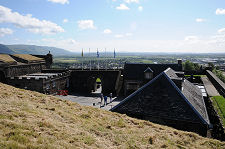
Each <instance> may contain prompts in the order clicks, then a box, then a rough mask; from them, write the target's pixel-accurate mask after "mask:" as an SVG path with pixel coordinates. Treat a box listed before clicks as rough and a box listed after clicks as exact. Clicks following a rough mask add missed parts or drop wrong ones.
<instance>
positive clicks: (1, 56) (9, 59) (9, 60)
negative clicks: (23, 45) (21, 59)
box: [0, 54, 16, 64]
mask: <svg viewBox="0 0 225 149" xmlns="http://www.w3.org/2000/svg"><path fill="white" fill-rule="evenodd" d="M0 61H2V62H4V63H9V64H12V63H15V62H16V61H15V60H14V59H13V58H12V57H11V56H9V55H8V54H0Z"/></svg>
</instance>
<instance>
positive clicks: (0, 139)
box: [0, 83, 225, 149]
mask: <svg viewBox="0 0 225 149" xmlns="http://www.w3.org/2000/svg"><path fill="white" fill-rule="evenodd" d="M0 91H1V92H0V148H202V149H205V148H225V142H220V141H217V140H213V139H208V138H203V137H201V136H199V135H197V134H194V133H188V132H183V131H178V130H175V129H172V128H170V127H166V126H160V125H157V124H153V123H151V122H147V121H142V120H137V119H134V118H130V117H128V116H126V115H122V114H117V113H112V112H109V111H104V110H101V109H96V108H92V107H86V106H81V105H78V104H77V103H73V102H70V101H64V100H61V99H58V98H56V97H53V96H47V95H44V94H40V93H37V92H31V91H26V90H22V89H17V88H14V87H11V86H8V85H5V84H2V83H0Z"/></svg>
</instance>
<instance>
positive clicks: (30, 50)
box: [6, 45, 74, 56]
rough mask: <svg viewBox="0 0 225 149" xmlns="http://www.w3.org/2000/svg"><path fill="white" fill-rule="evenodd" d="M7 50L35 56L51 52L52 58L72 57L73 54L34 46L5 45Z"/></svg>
mask: <svg viewBox="0 0 225 149" xmlns="http://www.w3.org/2000/svg"><path fill="white" fill-rule="evenodd" d="M6 46H7V47H8V48H9V49H11V50H12V51H14V52H15V53H17V54H35V55H44V54H48V52H49V51H51V54H53V55H54V56H60V55H71V54H72V55H73V54H74V53H73V52H70V51H67V50H65V49H60V48H55V47H48V46H36V45H6Z"/></svg>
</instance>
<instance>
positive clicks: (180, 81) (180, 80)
mask: <svg viewBox="0 0 225 149" xmlns="http://www.w3.org/2000/svg"><path fill="white" fill-rule="evenodd" d="M171 80H172V81H173V82H174V83H175V84H176V86H177V87H178V88H179V89H180V90H181V91H182V86H183V82H184V79H183V78H171Z"/></svg>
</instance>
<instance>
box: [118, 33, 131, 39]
mask: <svg viewBox="0 0 225 149" xmlns="http://www.w3.org/2000/svg"><path fill="white" fill-rule="evenodd" d="M132 35H133V34H132V33H125V34H116V35H115V36H114V37H115V38H123V37H129V36H132Z"/></svg>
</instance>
